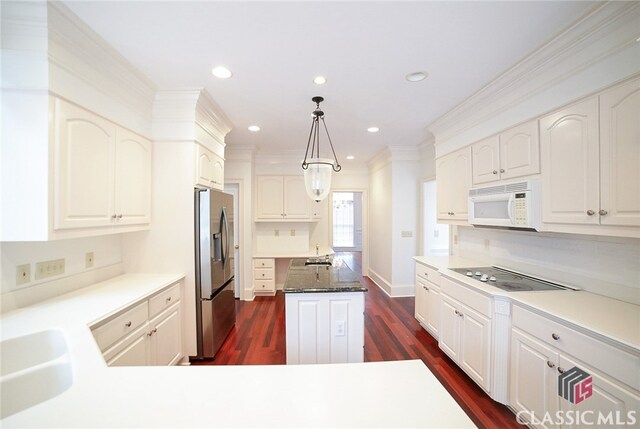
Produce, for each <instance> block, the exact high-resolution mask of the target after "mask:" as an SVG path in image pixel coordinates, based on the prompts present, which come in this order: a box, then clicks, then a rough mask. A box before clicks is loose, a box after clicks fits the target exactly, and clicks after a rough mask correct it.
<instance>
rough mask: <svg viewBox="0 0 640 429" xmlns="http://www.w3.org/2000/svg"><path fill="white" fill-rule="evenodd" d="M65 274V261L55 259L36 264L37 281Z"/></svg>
mask: <svg viewBox="0 0 640 429" xmlns="http://www.w3.org/2000/svg"><path fill="white" fill-rule="evenodd" d="M60 274H64V259H53V260H51V261H42V262H37V263H36V274H35V278H36V280H41V279H45V278H47V277H53V276H59V275H60Z"/></svg>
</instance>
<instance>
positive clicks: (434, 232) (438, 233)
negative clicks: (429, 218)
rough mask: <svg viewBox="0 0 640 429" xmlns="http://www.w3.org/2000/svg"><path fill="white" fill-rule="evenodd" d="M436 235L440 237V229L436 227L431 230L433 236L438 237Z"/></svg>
mask: <svg viewBox="0 0 640 429" xmlns="http://www.w3.org/2000/svg"><path fill="white" fill-rule="evenodd" d="M438 237H440V231H439V230H437V229H436V230H434V231H433V238H438Z"/></svg>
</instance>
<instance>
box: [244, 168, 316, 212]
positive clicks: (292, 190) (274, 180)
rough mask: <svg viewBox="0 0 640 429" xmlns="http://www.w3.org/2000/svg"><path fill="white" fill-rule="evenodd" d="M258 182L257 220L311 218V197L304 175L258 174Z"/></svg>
mask: <svg viewBox="0 0 640 429" xmlns="http://www.w3.org/2000/svg"><path fill="white" fill-rule="evenodd" d="M256 182H257V185H256V186H257V195H256V220H272V221H275V220H279V221H301V220H306V221H308V220H310V219H311V199H310V198H309V197H308V196H307V193H306V190H305V187H304V177H303V176H258V177H257V179H256Z"/></svg>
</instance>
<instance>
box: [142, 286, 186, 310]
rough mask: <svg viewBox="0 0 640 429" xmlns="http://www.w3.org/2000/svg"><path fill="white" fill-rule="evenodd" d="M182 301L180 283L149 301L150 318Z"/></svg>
mask: <svg viewBox="0 0 640 429" xmlns="http://www.w3.org/2000/svg"><path fill="white" fill-rule="evenodd" d="M178 301H180V283H178V284H176V285H173V286H171V287H170V288H169V289H167V290H164V291H162V292H160V293H159V294H157V295H155V296H153V297H151V299H149V318H151V317H153V316H155V315H156V314H158V313H160V312H161V311H163V310H164V309H166V308H169V307H171V306H172V305H173V304H175V303H176V302H178Z"/></svg>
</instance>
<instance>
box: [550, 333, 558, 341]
mask: <svg viewBox="0 0 640 429" xmlns="http://www.w3.org/2000/svg"><path fill="white" fill-rule="evenodd" d="M551 338H553V339H554V340H556V341H558V340H559V339H560V335H558V334H556V333H553V334H551Z"/></svg>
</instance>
